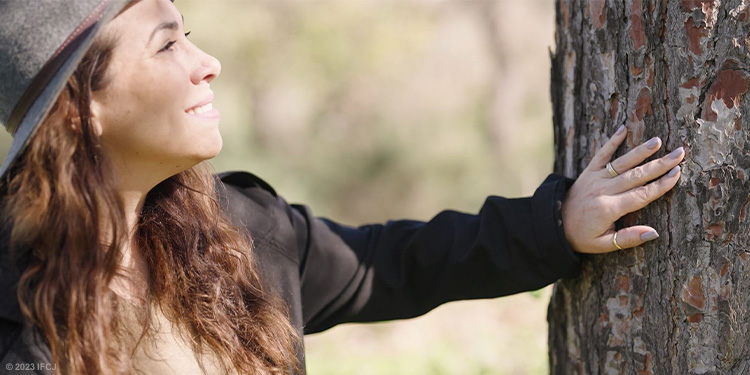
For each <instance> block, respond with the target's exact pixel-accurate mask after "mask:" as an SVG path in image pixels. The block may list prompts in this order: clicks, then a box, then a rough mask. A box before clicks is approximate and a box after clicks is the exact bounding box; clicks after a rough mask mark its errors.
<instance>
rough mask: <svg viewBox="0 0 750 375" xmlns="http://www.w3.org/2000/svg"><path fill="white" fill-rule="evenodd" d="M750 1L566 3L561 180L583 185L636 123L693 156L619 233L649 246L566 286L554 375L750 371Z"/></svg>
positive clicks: (557, 311)
mask: <svg viewBox="0 0 750 375" xmlns="http://www.w3.org/2000/svg"><path fill="white" fill-rule="evenodd" d="M749 3H750V2H749V1H747V0H744V1H743V0H731V1H723V0H682V1H657V0H625V1H623V0H558V3H557V19H556V22H557V34H556V39H557V48H556V51H555V53H554V54H553V56H552V102H553V111H554V127H555V152H556V161H555V171H556V172H558V173H563V174H565V175H567V176H571V177H574V176H577V175H578V174H580V172H581V171H582V170H583V169H584V168H585V167H586V165H587V164H588V162H589V161H590V160H591V157H592V156H593V154H594V152H595V151H596V150H597V149H598V148H599V147H600V146H601V145H602V144H603V143H604V142H605V141H606V140H607V139H608V137H609V136H610V135H611V134H612V133H614V131H615V130H616V129H617V127H618V126H620V125H621V124H625V125H626V126H627V127H628V128H629V130H630V136H629V137H628V139H627V141H626V142H625V144H624V145H623V146H622V147H621V149H620V150H619V152H618V154H617V155H616V156H615V157H618V156H620V155H622V154H623V153H625V152H627V151H628V150H630V149H632V148H633V147H634V146H635V145H637V144H640V143H642V142H644V141H646V140H648V139H649V138H651V137H653V136H659V137H661V138H662V140H663V143H664V147H663V148H662V150H660V151H659V152H658V153H657V155H656V156H657V157H660V156H663V155H664V153H665V151H671V150H673V149H675V148H677V147H679V146H685V150H686V152H687V156H686V161H685V162H683V164H682V171H683V172H682V177H681V180H680V182H679V184H678V185H677V186H676V187H675V188H674V190H673V191H672V192H670V193H668V194H667V195H666V196H665V197H663V198H661V199H659V200H658V201H656V202H655V203H653V204H651V205H650V206H648V207H647V208H646V209H644V210H641V211H640V212H637V213H633V214H630V215H627V216H626V217H624V218H622V219H621V220H620V221H618V223H617V227H618V229H619V228H621V227H623V226H630V225H633V224H635V223H643V224H647V225H651V226H653V227H654V228H656V229H657V231H658V232H659V233H660V235H661V237H660V238H659V239H657V240H656V241H653V242H652V243H649V244H647V245H646V246H644V247H639V248H635V249H629V250H625V251H621V252H617V253H612V254H608V255H604V256H594V257H589V258H588V260H586V261H585V262H584V265H583V269H582V272H581V274H580V276H579V277H578V278H576V279H574V280H564V281H561V282H558V283H557V284H556V285H555V289H554V293H553V296H552V300H551V302H550V307H549V315H548V319H549V323H550V330H549V346H550V348H549V350H550V353H549V354H550V372H551V373H552V374H566V375H567V374H607V375H609V374H659V375H661V374H680V375H682V374H743V375H746V374H750V335H749V334H748V332H749V330H750V225H749V223H748V218H747V217H746V214H747V211H746V210H747V204H748V202H749V201H750V194H749V192H750V181H748V176H749V175H750V143H747V142H748V133H747V130H746V129H748V126H750V121H749V120H748V115H750V95H747V91H748V83H750V73H749V72H750V70H748V67H749V66H750V38H748V34H749V32H750V4H749Z"/></svg>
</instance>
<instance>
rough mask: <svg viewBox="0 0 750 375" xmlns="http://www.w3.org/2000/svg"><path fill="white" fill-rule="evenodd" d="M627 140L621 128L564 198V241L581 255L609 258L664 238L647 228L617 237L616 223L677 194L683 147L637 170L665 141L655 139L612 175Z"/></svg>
mask: <svg viewBox="0 0 750 375" xmlns="http://www.w3.org/2000/svg"><path fill="white" fill-rule="evenodd" d="M627 134H628V132H627V131H626V129H625V127H624V126H621V127H620V129H618V130H617V133H615V134H614V135H613V136H612V138H610V140H609V141H607V143H605V144H604V146H602V148H601V149H600V150H599V151H598V152H597V153H596V155H594V158H593V159H591V162H590V163H589V165H588V166H587V167H586V169H585V170H584V171H583V173H581V175H580V176H579V177H578V180H576V182H575V183H574V184H573V186H571V188H570V190H568V192H567V193H566V194H565V198H564V199H563V205H562V218H563V225H564V228H565V237H566V238H567V240H568V243H570V245H571V246H572V247H573V250H575V251H577V252H579V253H607V252H610V251H614V250H617V249H618V246H619V247H620V248H622V249H625V248H629V247H635V246H638V245H640V244H642V243H644V242H646V241H651V240H654V239H656V238H657V237H659V234H658V233H656V230H654V229H653V228H651V227H649V226H645V225H636V226H632V227H628V228H622V229H620V230H618V231H617V232H615V221H617V220H618V219H619V218H621V217H623V216H624V215H625V214H627V213H629V212H633V211H637V210H640V209H641V208H643V207H646V205H648V204H649V203H651V202H653V201H654V200H656V199H657V198H659V197H661V196H662V195H664V194H665V193H666V192H667V191H669V190H670V189H672V187H674V186H675V184H677V181H678V180H679V179H680V167H679V166H678V164H679V163H680V162H681V161H682V159H683V158H684V157H685V151H684V150H683V148H682V147H680V148H677V149H675V150H674V151H672V153H671V154H669V155H666V156H664V157H663V158H661V159H657V160H653V161H650V162H648V163H646V164H644V165H641V166H638V165H639V164H641V163H642V162H643V161H644V160H646V158H648V157H649V156H651V155H653V154H654V153H655V152H656V151H657V150H659V148H660V147H661V140H660V139H659V138H658V137H655V138H652V139H650V140H649V141H647V142H645V143H643V144H641V145H639V146H638V147H636V148H634V149H633V150H631V151H630V152H628V153H627V154H625V155H623V156H621V157H619V158H617V159H616V160H615V161H613V162H612V164H611V167H612V169H613V170H609V169H608V168H607V163H608V162H609V161H610V159H612V155H614V153H615V150H617V148H618V147H619V146H620V144H622V141H624V140H625V138H626V137H627ZM615 174H617V175H616V176H615ZM662 175H663V176H662ZM659 176H661V177H660V178H659V179H657V180H655V181H654V182H652V183H650V184H646V183H647V182H649V181H651V180H654V179H656V178H657V177H659ZM615 236H616V237H615ZM615 238H616V240H615Z"/></svg>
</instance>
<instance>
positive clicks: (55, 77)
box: [0, 0, 128, 183]
mask: <svg viewBox="0 0 750 375" xmlns="http://www.w3.org/2000/svg"><path fill="white" fill-rule="evenodd" d="M127 3H128V1H125V0H0V123H2V124H3V126H5V129H6V130H7V131H8V132H9V133H10V134H12V135H13V143H12V144H11V146H10V151H9V152H8V155H7V156H6V157H5V160H4V161H3V164H2V166H0V178H2V180H5V179H4V177H5V175H6V173H7V172H8V169H9V168H10V167H11V165H12V163H13V162H14V161H15V159H16V158H17V157H18V155H19V153H20V152H21V151H22V150H23V149H24V147H25V146H26V144H27V143H28V141H29V138H30V137H31V136H32V134H34V130H36V128H37V125H39V123H40V122H41V121H42V120H43V119H44V117H45V116H46V115H47V113H48V112H49V110H50V109H51V107H52V105H53V104H54V102H55V100H57V97H58V96H59V95H60V92H61V91H62V89H63V87H65V83H66V82H67V80H68V78H69V77H70V75H71V74H73V72H74V71H75V69H76V67H77V66H78V63H79V62H80V61H81V59H82V58H83V56H84V54H85V53H86V51H87V50H88V48H89V46H90V45H91V42H93V40H94V36H96V33H97V32H98V30H100V29H101V27H102V26H103V25H104V24H106V23H107V21H109V20H110V19H111V18H112V17H114V15H116V14H117V13H118V12H119V11H120V10H122V8H123V7H124V6H125V5H126V4H127ZM0 183H1V182H0Z"/></svg>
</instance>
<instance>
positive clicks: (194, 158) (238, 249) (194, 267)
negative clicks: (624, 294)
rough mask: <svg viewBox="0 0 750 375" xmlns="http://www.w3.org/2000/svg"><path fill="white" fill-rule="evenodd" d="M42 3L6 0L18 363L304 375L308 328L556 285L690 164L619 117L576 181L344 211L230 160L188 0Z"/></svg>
mask: <svg viewBox="0 0 750 375" xmlns="http://www.w3.org/2000/svg"><path fill="white" fill-rule="evenodd" d="M28 3H29V2H20V1H18V2H14V1H11V2H0V25H2V26H0V28H3V29H4V30H2V31H0V52H2V60H3V61H10V62H9V63H5V64H4V65H0V69H2V70H1V71H0V75H2V76H1V77H0V78H5V77H10V79H9V80H7V79H6V80H2V79H0V81H3V82H4V83H3V85H4V86H0V92H2V93H3V94H2V96H0V98H1V99H2V102H1V103H0V119H1V120H2V122H3V124H4V125H6V127H7V128H8V129H9V130H10V131H11V132H12V133H14V134H15V135H14V146H13V147H12V149H11V152H10V154H9V156H8V157H7V158H6V162H5V164H4V166H3V168H2V170H0V172H2V173H3V189H4V199H3V202H4V205H3V212H4V216H3V217H4V218H5V225H4V232H3V238H2V242H1V243H2V244H3V246H5V248H3V249H2V250H1V252H0V255H2V256H3V259H4V260H3V262H2V267H3V268H2V269H0V294H2V296H3V297H4V298H3V300H4V301H9V302H8V304H7V305H5V306H3V307H2V308H0V332H1V333H2V337H3V338H4V340H2V341H0V355H2V357H1V358H2V365H1V366H0V368H2V369H5V370H0V371H8V372H9V373H11V371H15V370H24V369H26V370H30V371H32V372H38V373H50V371H53V370H52V369H56V370H57V371H59V373H63V374H79V373H81V374H110V373H113V374H115V373H117V374H119V373H131V372H142V373H154V374H165V373H195V374H198V373H202V372H203V373H207V374H219V373H222V374H223V373H254V374H286V373H302V372H304V360H303V356H302V353H303V351H302V341H301V335H302V334H303V333H312V332H318V331H322V330H325V329H327V328H330V327H332V326H334V325H336V324H340V323H343V322H354V321H358V322H362V321H377V320H387V319H397V318H406V317H413V316H417V315H420V314H423V313H425V312H426V311H429V310H430V309H432V308H434V307H435V306H437V305H439V304H441V303H444V302H447V301H451V300H457V299H469V298H485V297H497V296H501V295H507V294H512V293H517V292H521V291H525V290H532V289H537V288H540V287H542V286H544V285H547V284H549V283H551V282H553V281H555V280H556V279H558V278H560V277H570V276H574V275H575V274H576V272H577V270H578V268H579V257H578V255H577V253H604V252H609V251H613V250H615V249H618V248H620V249H621V248H627V247H633V246H637V245H640V244H642V243H644V242H646V241H649V240H653V239H655V238H657V237H658V234H657V233H656V231H654V230H653V229H652V228H650V227H647V226H634V227H630V228H623V229H620V230H619V231H617V232H615V227H614V222H615V221H616V220H617V219H618V218H620V217H621V216H623V215H624V214H626V213H628V212H632V211H635V210H638V209H640V208H642V207H644V206H645V205H647V204H648V203H649V202H651V201H653V200H654V199H656V198H658V197H660V196H661V195H663V194H664V193H666V192H667V191H668V190H669V189H671V188H672V187H673V186H674V185H675V184H676V183H677V181H678V179H679V172H680V170H679V167H678V166H677V165H678V164H679V162H680V161H681V160H682V158H683V157H684V152H683V151H682V148H679V149H677V150H675V151H674V152H673V153H672V154H670V155H668V156H666V157H664V158H661V159H657V160H654V161H651V162H649V163H647V164H644V165H642V166H638V165H639V164H641V163H642V162H643V161H644V160H645V159H646V158H647V157H649V156H650V155H652V154H654V153H655V152H656V151H657V150H658V149H659V148H660V145H661V141H660V140H659V139H658V138H655V139H653V140H651V141H649V142H646V143H645V144H643V145H641V146H638V147H637V148H635V149H634V150H632V151H630V152H629V153H627V154H626V155H624V156H622V157H620V158H618V159H616V160H614V161H613V162H612V163H608V161H609V160H610V159H611V157H612V155H613V154H614V152H615V150H616V149H617V147H618V146H619V145H620V144H621V143H622V141H623V140H624V139H625V137H626V135H627V131H626V129H625V128H624V127H620V129H619V130H618V131H617V132H616V133H615V134H614V135H613V136H612V138H611V139H610V141H609V142H607V143H606V144H605V145H604V146H603V147H602V149H601V150H599V152H598V153H597V154H596V156H595V157H594V158H593V160H592V161H591V163H590V164H589V166H588V168H587V169H586V170H585V171H584V173H583V174H582V175H581V176H580V177H579V178H578V180H577V181H575V183H574V181H573V180H569V179H564V178H562V177H560V176H555V175H552V176H550V177H549V178H548V179H547V180H546V181H545V182H544V183H543V184H542V185H541V186H540V187H539V188H538V189H537V191H536V192H535V193H534V195H533V196H532V197H530V198H524V199H504V198H500V197H489V198H487V201H486V202H485V203H484V205H483V207H482V210H481V211H480V213H479V214H478V215H467V214H461V213H457V212H452V211H445V212H443V213H441V214H439V215H438V216H436V217H435V218H434V219H432V220H431V221H429V222H426V223H422V222H414V221H393V222H389V223H387V224H384V225H369V226H364V227H360V228H351V227H346V226H342V225H339V224H336V223H334V222H331V221H328V220H323V219H319V218H316V217H314V216H313V215H312V214H311V213H310V211H309V210H308V209H307V208H306V207H304V206H296V205H293V206H290V205H288V204H287V203H286V202H284V201H283V200H282V199H281V198H279V197H278V196H277V195H276V193H275V192H274V190H273V189H272V188H271V187H270V186H268V185H267V184H266V183H265V182H263V181H262V180H260V179H259V178H257V177H255V176H253V175H250V174H248V173H231V174H224V175H221V176H219V177H220V178H219V179H216V178H214V177H213V176H212V175H211V173H210V168H209V167H208V166H207V165H206V163H204V162H203V161H204V160H207V159H210V158H211V157H213V156H214V155H216V154H217V153H218V152H219V150H220V149H221V136H220V134H219V132H218V127H217V125H218V121H219V114H218V112H217V111H216V110H215V109H213V108H212V106H211V100H212V99H213V93H212V92H211V90H210V83H211V81H212V80H213V79H214V78H216V77H217V76H218V75H219V73H220V65H219V62H218V61H217V60H216V59H214V58H213V57H211V56H209V55H207V54H205V53H203V52H202V51H201V50H200V49H198V48H197V47H196V46H195V45H193V44H192V43H191V42H190V41H189V40H188V39H187V38H186V36H187V35H186V34H185V33H184V31H183V29H182V19H181V16H180V14H179V12H178V11H177V10H176V8H175V7H174V6H173V5H172V4H171V2H169V1H168V0H139V1H128V2H117V1H112V2H110V1H106V0H105V1H98V0H81V1H77V2H75V3H73V4H63V6H61V5H60V4H55V2H54V1H53V0H40V1H39V2H36V3H34V4H33V5H29V4H28ZM3 17H5V18H3ZM18 20H22V22H20V23H19V22H18ZM24 29H28V30H35V32H28V33H24V32H23V30H24ZM9 30H13V32H10V31H9ZM19 45H20V46H22V48H19V47H18V46H19ZM24 54H26V55H29V56H26V55H24ZM29 61H32V63H29ZM33 61H41V62H42V63H39V64H36V65H34V64H33ZM29 66H31V67H29ZM19 72H21V73H23V74H20V73H19ZM29 72H31V73H29ZM18 77H21V78H18ZM14 80H15V81H14ZM8 82H10V83H8ZM618 172H619V173H618ZM620 174H622V175H620ZM662 175H663V176H662ZM659 176H661V177H659ZM654 179H656V180H655V181H654V182H651V183H648V184H647V182H649V181H651V180H654ZM584 218H586V219H585V220H584ZM29 364H32V366H31V367H30V366H28V365H29ZM24 366H25V367H24ZM13 373H15V372H13Z"/></svg>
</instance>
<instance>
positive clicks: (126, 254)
mask: <svg viewBox="0 0 750 375" xmlns="http://www.w3.org/2000/svg"><path fill="white" fill-rule="evenodd" d="M147 193H148V192H143V191H137V190H132V191H126V192H122V193H121V196H122V199H123V205H124V208H125V223H126V225H127V228H126V229H127V234H128V235H127V240H126V241H125V243H124V244H123V248H122V263H121V264H120V272H121V273H122V275H123V276H124V277H123V276H120V275H118V276H116V277H115V279H114V280H112V283H111V285H110V289H111V290H112V291H113V292H115V293H116V294H117V295H118V296H120V297H122V298H125V299H128V300H134V299H137V300H141V301H145V300H146V295H145V292H146V291H147V290H148V288H147V280H148V267H147V265H146V261H145V259H143V255H142V254H141V253H140V251H139V249H138V247H137V241H136V230H137V228H136V227H137V225H138V218H139V216H140V213H141V210H142V209H143V203H144V202H145V200H146V194H147Z"/></svg>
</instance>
